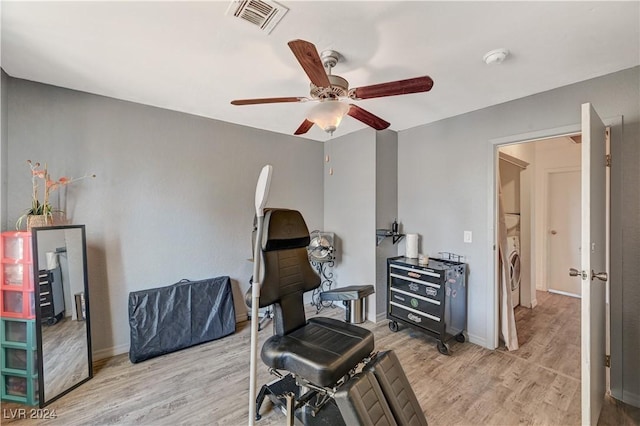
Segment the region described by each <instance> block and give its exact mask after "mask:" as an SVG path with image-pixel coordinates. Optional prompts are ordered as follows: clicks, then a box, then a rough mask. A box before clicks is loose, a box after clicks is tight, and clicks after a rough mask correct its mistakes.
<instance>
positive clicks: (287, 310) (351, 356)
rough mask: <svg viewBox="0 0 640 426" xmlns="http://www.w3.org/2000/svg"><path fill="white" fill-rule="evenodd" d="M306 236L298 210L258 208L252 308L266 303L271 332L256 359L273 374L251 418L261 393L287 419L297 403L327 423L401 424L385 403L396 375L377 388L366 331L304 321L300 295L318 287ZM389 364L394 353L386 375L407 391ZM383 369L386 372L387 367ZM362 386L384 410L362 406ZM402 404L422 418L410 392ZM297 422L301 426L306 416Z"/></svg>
mask: <svg viewBox="0 0 640 426" xmlns="http://www.w3.org/2000/svg"><path fill="white" fill-rule="evenodd" d="M309 241H310V238H309V231H308V229H307V226H306V224H305V222H304V219H303V218H302V215H301V214H300V212H298V211H295V210H285V209H266V210H265V216H264V225H263V238H262V241H261V242H260V246H261V255H262V257H263V259H262V260H263V263H262V265H263V273H262V274H261V275H262V277H261V278H262V279H261V283H262V286H261V292H260V307H265V306H269V305H272V306H273V311H274V318H273V325H274V335H273V336H271V337H270V338H269V339H267V341H266V342H265V343H264V345H263V347H262V351H261V358H262V361H263V362H264V363H265V364H266V365H267V366H268V367H270V371H271V372H272V373H273V374H275V375H276V376H278V377H279V378H280V379H279V380H276V381H274V382H273V383H271V384H268V385H264V386H263V387H262V389H261V390H260V393H259V395H258V397H257V401H256V405H257V407H256V418H257V419H259V418H260V414H259V412H260V406H261V405H262V401H263V400H264V398H265V396H269V397H270V399H271V400H272V401H273V402H274V403H276V404H278V403H280V405H283V406H284V405H286V406H287V407H288V412H287V415H288V417H289V420H290V421H292V419H293V413H294V411H296V410H298V409H300V408H302V409H303V410H301V411H304V410H306V411H309V412H310V413H309V414H310V415H311V417H315V416H316V415H317V414H318V412H319V411H320V410H321V409H322V410H323V412H324V413H325V414H326V413H329V414H328V415H329V416H336V418H335V419H333V418H331V420H335V421H332V422H330V423H329V424H335V425H338V424H345V423H344V421H345V420H347V419H348V420H349V421H350V423H352V422H356V423H359V424H368V423H372V424H389V425H393V424H396V423H400V424H409V423H406V422H403V421H402V419H400V420H398V419H395V420H394V415H395V412H394V413H393V414H392V412H393V410H392V409H391V408H390V406H392V408H393V404H388V403H387V402H388V401H387V400H386V399H387V398H395V397H394V396H393V394H397V393H398V391H397V386H398V383H399V382H398V381H397V379H396V378H394V380H393V381H394V382H395V383H394V386H396V389H391V388H390V387H389V388H388V389H387V392H386V393H383V391H384V390H385V389H384V385H385V383H384V380H383V381H380V380H379V379H378V380H376V378H374V377H375V375H374V373H376V374H385V372H384V371H383V369H381V368H378V369H377V370H376V369H375V365H377V364H380V361H381V359H378V360H376V359H375V355H374V354H373V349H374V341H373V333H371V332H370V331H369V330H366V329H364V328H362V327H358V326H356V325H353V324H350V323H346V322H343V321H340V320H337V319H333V318H323V317H315V318H310V319H309V320H307V319H306V316H305V308H304V303H303V295H304V293H305V292H307V291H311V290H313V289H315V288H317V287H318V286H319V285H320V277H319V276H318V275H317V273H316V272H315V271H314V269H313V268H312V267H311V265H310V263H309V258H308V254H307V249H306V247H307V246H308V245H309ZM386 358H387V356H386V355H385V357H384V359H386ZM369 361H371V362H370V363H369ZM396 361H397V358H395V357H394V358H393V360H392V361H391V364H393V363H394V362H395V363H396V364H397V368H395V369H394V370H393V371H394V374H395V375H398V373H397V370H398V369H399V371H400V373H401V376H402V377H404V382H401V383H400V384H401V385H402V386H404V387H403V388H402V390H403V392H404V393H406V389H405V388H406V387H408V392H409V393H410V395H413V391H412V390H411V386H410V385H409V382H408V381H407V380H406V377H405V376H404V373H403V372H402V367H400V365H399V363H397V362H396ZM363 362H364V363H369V364H368V367H369V370H367V371H361V372H359V373H357V374H356V369H357V367H358V365H359V364H361V363H363ZM380 365H382V364H380ZM371 369H373V370H371ZM278 370H286V371H287V372H289V373H290V374H287V375H286V376H285V375H283V374H281V373H280V372H279V371H278ZM387 370H388V371H391V370H389V368H386V370H385V371H387ZM394 377H395V376H394ZM351 378H354V380H351ZM356 382H357V385H356ZM371 383H372V384H371ZM381 386H382V389H381ZM369 391H371V392H372V394H371V393H370V394H369V396H368V397H367V401H366V402H367V403H372V402H371V401H372V398H371V397H370V395H375V398H373V400H374V402H375V404H378V405H380V406H383V407H385V408H384V410H375V411H371V410H368V409H367V408H366V407H367V404H365V403H364V401H363V400H362V399H361V398H360V397H361V396H363V395H365V394H367V393H369ZM387 393H388V394H389V395H391V396H389V395H387ZM283 395H285V396H286V397H287V398H288V399H287V400H286V401H283ZM334 400H335V401H337V403H338V404H337V405H338V406H339V409H338V407H336V404H333V406H332V407H333V408H331V407H328V406H329V405H331V404H329V403H333V401H334ZM414 401H415V402H414ZM410 402H411V403H412V404H413V405H411V404H410V406H409V408H407V407H406V406H407V404H408V403H406V401H404V400H403V401H402V406H403V407H404V408H403V409H404V410H405V411H407V412H410V414H411V415H412V416H414V417H417V418H418V420H420V417H421V418H422V419H424V415H423V414H422V410H421V409H420V406H419V404H417V400H415V396H413V400H411V401H410ZM332 410H333V411H332ZM340 413H343V415H342V416H341V415H340ZM416 413H417V414H416ZM304 415H306V414H304V413H303V416H304ZM371 416H375V418H374V417H371ZM381 416H382V417H381ZM311 417H309V418H311ZM381 418H382V420H384V421H381ZM343 419H344V420H343ZM385 419H386V420H385ZM302 421H303V423H304V424H307V421H305V420H302ZM414 421H415V419H413V421H411V422H410V424H416V425H426V420H424V422H421V421H419V422H418V423H415V422H414Z"/></svg>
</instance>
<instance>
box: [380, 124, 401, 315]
mask: <svg viewBox="0 0 640 426" xmlns="http://www.w3.org/2000/svg"><path fill="white" fill-rule="evenodd" d="M397 217H398V134H397V133H396V132H392V131H383V132H377V134H376V229H391V224H392V223H393V220H394V219H396V218H397ZM397 255H398V245H397V244H393V239H392V238H385V239H384V240H383V241H382V242H381V243H380V245H378V246H377V247H376V294H375V298H376V319H377V320H382V319H384V318H386V312H387V258H389V257H394V256H397Z"/></svg>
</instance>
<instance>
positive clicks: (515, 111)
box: [398, 67, 640, 405]
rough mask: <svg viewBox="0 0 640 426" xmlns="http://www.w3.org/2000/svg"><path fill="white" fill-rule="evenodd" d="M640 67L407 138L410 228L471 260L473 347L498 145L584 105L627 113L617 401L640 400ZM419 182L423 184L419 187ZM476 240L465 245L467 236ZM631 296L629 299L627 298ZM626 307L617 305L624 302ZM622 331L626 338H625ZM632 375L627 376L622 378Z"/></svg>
mask: <svg viewBox="0 0 640 426" xmlns="http://www.w3.org/2000/svg"><path fill="white" fill-rule="evenodd" d="M639 82H640V68H638V67H636V68H632V69H628V70H624V71H621V72H618V73H614V74H610V75H607V76H604V77H600V78H596V79H593V80H588V81H585V82H581V83H577V84H573V85H570V86H566V87H562V88H559V89H556V90H552V91H549V92H544V93H540V94H537V95H534V96H529V97H527V98H523V99H519V100H516V101H512V102H508V103H505V104H501V105H497V106H494V107H491V108H486V109H482V110H479V111H475V112H471V113H468V114H464V115H460V116H457V117H453V118H450V119H447V120H442V121H439V122H436V123H432V124H429V125H425V126H420V127H416V128H413V129H410V130H407V131H403V132H400V133H399V135H398V164H399V167H398V212H399V216H400V219H401V220H402V222H403V225H404V226H405V229H411V230H412V232H413V231H415V232H418V233H419V234H421V236H422V238H421V249H422V251H423V252H427V253H433V252H437V251H452V252H455V253H459V254H462V255H465V256H466V257H467V261H468V263H469V270H470V275H469V287H468V291H469V295H468V298H469V308H468V314H469V320H468V331H469V336H470V338H471V340H472V341H475V342H477V343H480V344H483V345H487V346H489V345H491V343H492V342H488V341H487V338H488V334H489V333H488V327H489V326H490V324H488V321H487V312H486V309H487V306H491V304H490V303H489V300H488V298H489V297H490V295H491V294H492V289H493V286H494V283H492V282H488V276H489V270H488V268H490V263H489V262H488V259H491V258H492V245H493V241H492V238H493V236H492V233H491V226H492V225H491V223H492V220H493V219H492V218H490V217H489V213H488V212H489V211H490V210H489V208H490V204H489V203H490V200H489V198H490V195H489V194H490V183H489V179H488V176H490V172H489V169H490V167H491V164H489V163H490V161H489V155H488V152H489V146H490V140H492V139H497V138H502V137H508V136H512V135H518V134H524V133H528V132H533V131H538V130H544V129H553V128H558V127H563V126H567V125H574V124H579V123H580V104H582V103H584V102H591V103H593V105H594V107H595V108H596V110H597V111H598V113H599V114H600V116H601V117H603V118H607V117H614V116H619V115H623V116H624V126H623V127H624V128H623V129H622V128H613V129H612V132H613V142H612V144H613V148H612V154H613V158H614V160H613V161H614V167H613V169H612V268H611V285H612V312H613V311H616V310H617V311H618V312H620V313H621V318H616V317H614V318H612V321H613V323H612V357H613V359H614V361H615V360H616V359H618V358H619V362H618V363H617V364H616V363H615V362H614V364H613V366H612V376H613V377H615V378H616V381H615V382H614V383H613V389H612V390H613V392H614V395H616V396H617V397H620V396H621V395H625V397H624V400H626V401H633V402H634V403H635V404H636V405H638V404H640V356H638V354H639V353H640V315H639V314H638V306H640V286H639V285H638V276H640V263H639V262H638V259H639V258H640V224H639V219H638V217H639V215H638V212H639V211H640V190H639V186H638V182H640V172H639V165H640V141H639V138H640V132H639V120H640V105H639V104H640V102H639V93H640V87H639ZM417 182H419V183H420V184H416V183H417ZM464 230H471V231H473V243H472V244H464V243H463V231H464ZM621 295H623V297H621ZM616 304H617V305H616ZM621 333H622V334H621ZM622 372H624V378H623V377H622V376H623V374H622Z"/></svg>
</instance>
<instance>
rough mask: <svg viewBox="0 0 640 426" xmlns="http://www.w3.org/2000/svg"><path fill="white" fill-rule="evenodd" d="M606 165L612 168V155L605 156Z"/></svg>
mask: <svg viewBox="0 0 640 426" xmlns="http://www.w3.org/2000/svg"><path fill="white" fill-rule="evenodd" d="M604 164H605V166H607V167H611V154H607V155H605V156H604Z"/></svg>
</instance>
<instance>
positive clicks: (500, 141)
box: [487, 123, 582, 349]
mask: <svg viewBox="0 0 640 426" xmlns="http://www.w3.org/2000/svg"><path fill="white" fill-rule="evenodd" d="M581 131H582V129H581V125H580V123H576V124H572V125H569V126H563V127H555V128H550V129H544V130H538V131H534V132H527V133H520V134H515V135H510V136H505V137H501V138H496V139H490V140H489V147H488V156H489V160H488V161H487V164H489V167H488V186H489V200H488V203H487V205H488V209H489V211H488V214H487V217H488V219H489V223H488V224H487V229H488V232H487V235H489V236H490V239H489V240H488V243H489V247H488V248H489V250H488V253H489V259H487V265H488V268H487V271H488V277H487V282H489V283H492V284H491V286H490V287H491V291H490V293H489V298H488V299H487V347H489V349H495V348H497V347H498V345H499V339H500V332H499V327H500V319H499V312H500V307H499V301H498V296H499V293H498V284H497V279H498V277H499V276H500V274H499V271H498V268H499V265H498V255H497V253H498V251H497V250H498V227H497V226H496V224H497V223H498V191H499V189H498V183H499V180H498V172H499V164H500V163H499V160H498V155H499V154H498V149H499V148H500V147H501V146H504V145H515V144H520V143H526V142H532V141H534V140H544V139H554V138H558V137H563V136H568V135H572V134H576V133H580V132H581ZM532 298H533V297H532Z"/></svg>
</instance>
